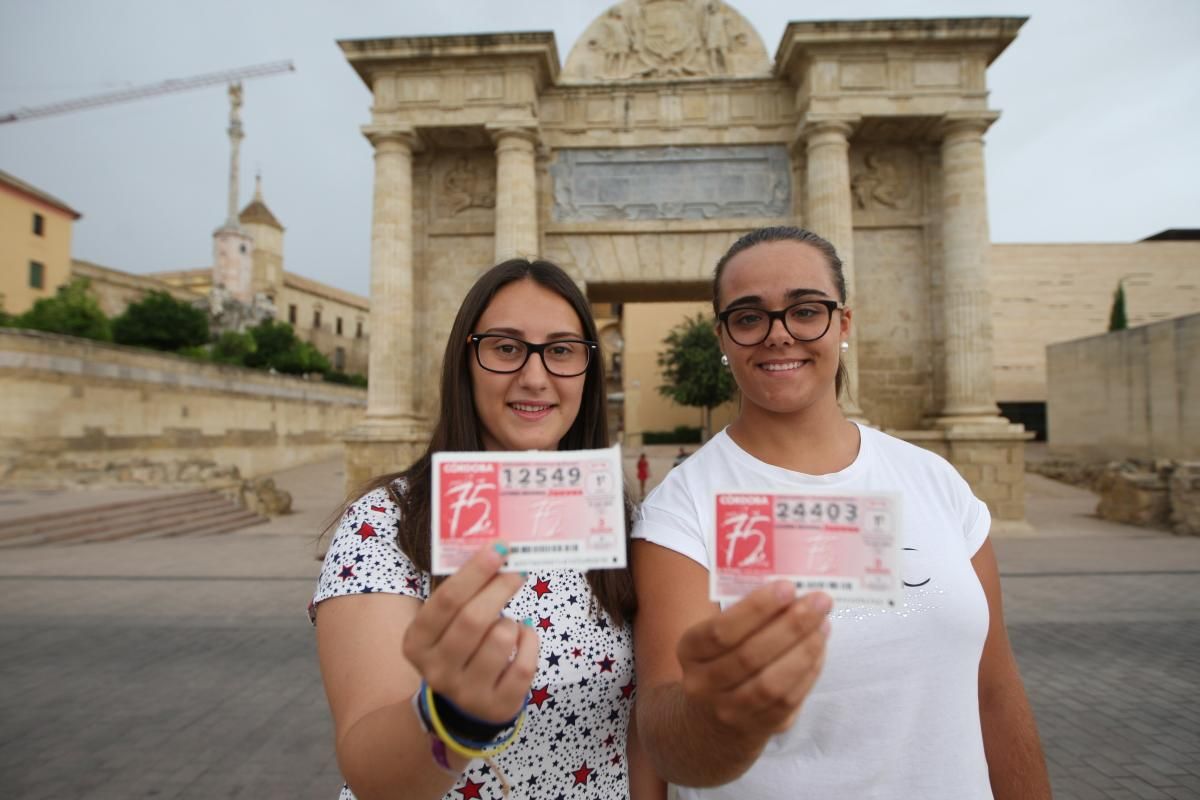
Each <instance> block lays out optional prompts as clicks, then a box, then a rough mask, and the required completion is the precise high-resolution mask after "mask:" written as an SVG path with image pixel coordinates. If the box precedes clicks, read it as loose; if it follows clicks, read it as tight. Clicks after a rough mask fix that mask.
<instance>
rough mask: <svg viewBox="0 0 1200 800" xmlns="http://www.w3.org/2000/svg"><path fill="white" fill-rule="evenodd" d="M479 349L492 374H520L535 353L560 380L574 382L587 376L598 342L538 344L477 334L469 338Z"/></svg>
mask: <svg viewBox="0 0 1200 800" xmlns="http://www.w3.org/2000/svg"><path fill="white" fill-rule="evenodd" d="M467 341H468V342H470V343H471V344H472V345H473V346H474V348H475V360H476V361H478V362H479V366H481V367H483V368H484V369H486V370H487V371H488V372H499V373H501V374H507V373H511V372H520V371H521V369H523V368H524V367H525V362H527V361H528V360H529V356H530V355H531V354H532V353H537V354H538V356H539V357H540V358H541V359H542V366H544V367H545V368H546V371H547V372H549V373H550V374H551V375H556V376H558V377H559V378H574V377H575V376H576V375H582V374H583V373H585V372H587V368H588V364H590V363H591V361H592V353H593V352H594V351H596V350H597V349H598V348H599V346H600V345H599V344H598V343H597V342H589V341H587V340H586V339H555V340H554V341H552V342H544V343H542V344H534V343H533V342H527V341H525V340H524V339H518V338H516V337H515V336H507V335H505V334H501V333H473V334H471V335H470V336H468V337H467Z"/></svg>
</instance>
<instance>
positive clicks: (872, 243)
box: [340, 0, 1025, 529]
mask: <svg viewBox="0 0 1200 800" xmlns="http://www.w3.org/2000/svg"><path fill="white" fill-rule="evenodd" d="M1023 22H1024V20H1023V19H1021V18H982V19H981V18H975V19H920V20H916V19H911V20H869V21H855V22H793V23H791V24H789V25H788V26H787V29H786V30H785V31H784V34H783V39H782V41H781V42H780V43H779V46H778V48H777V49H776V53H775V57H774V59H773V60H772V59H771V57H770V56H769V55H768V54H767V51H766V48H765V47H764V45H763V42H762V40H761V39H760V38H759V36H758V34H757V32H755V30H754V29H753V28H752V27H751V26H750V25H749V23H747V21H746V20H745V19H744V18H743V17H742V16H741V15H740V14H739V13H738V12H737V11H735V10H734V9H733V8H731V7H730V6H728V5H726V4H725V3H723V2H720V0H624V1H623V2H620V3H617V4H616V5H614V6H612V7H611V8H610V9H609V10H608V11H606V12H605V13H604V14H603V15H601V16H600V17H599V18H598V19H596V20H595V21H594V22H593V23H592V24H591V25H590V26H589V27H588V28H587V30H585V31H584V33H583V35H582V36H581V37H580V39H579V41H578V42H576V43H575V45H574V47H573V48H572V49H571V52H570V55H569V56H568V58H567V61H566V64H565V66H562V67H561V69H560V66H559V58H558V52H557V49H556V45H555V41H554V36H553V34H551V33H500V34H479V35H472V36H437V37H424V36H423V37H401V38H387V39H360V40H350V41H343V42H340V45H341V47H342V51H343V53H344V54H345V56H346V58H347V59H348V60H349V62H350V63H351V65H352V66H353V67H354V69H355V70H356V71H357V72H358V74H359V75H360V76H361V77H362V79H363V81H364V82H365V83H366V84H367V86H368V87H370V89H371V91H372V93H373V97H374V104H373V106H372V109H371V114H372V117H371V121H370V123H369V124H367V125H366V126H365V127H364V128H363V131H364V133H365V135H366V136H367V138H368V139H369V140H370V141H371V143H372V144H373V145H374V148H375V188H374V211H373V221H372V226H373V227H372V231H373V233H372V250H371V302H372V337H371V361H370V372H371V383H370V389H369V400H368V410H367V416H366V420H365V422H364V423H363V424H362V425H361V426H359V427H358V428H356V429H355V430H354V431H353V432H352V433H351V434H350V436H349V437H348V439H347V446H346V476H347V481H348V482H349V483H350V484H351V485H355V484H357V483H359V482H360V481H362V480H364V479H366V478H367V477H369V476H371V475H374V474H379V473H382V472H385V471H393V470H396V469H399V468H402V467H403V466H404V465H406V464H408V463H409V462H410V461H411V460H412V459H413V458H414V457H415V455H416V454H417V453H418V452H419V451H420V449H421V447H422V445H423V443H424V441H425V438H426V436H427V431H428V427H429V425H430V421H431V419H432V417H433V416H434V415H435V413H436V408H437V402H438V398H437V396H436V393H437V382H436V379H435V376H436V375H437V374H438V370H439V362H440V358H441V352H442V345H443V343H444V342H445V340H446V336H447V335H448V333H449V328H450V325H451V322H452V319H453V315H454V312H455V310H456V309H457V306H458V303H459V301H460V300H461V298H462V296H463V295H464V294H465V292H466V290H467V288H468V287H469V285H470V284H471V283H472V281H473V280H474V279H475V277H476V276H477V275H478V274H479V273H480V272H481V271H482V270H483V269H485V268H486V267H488V266H490V265H491V264H493V263H495V262H497V261H499V260H501V259H504V258H506V257H509V256H512V255H518V254H519V255H529V256H534V255H541V256H544V257H546V258H549V259H551V260H553V261H555V262H557V263H559V264H561V265H563V267H565V268H566V269H567V270H568V271H569V272H571V274H572V275H573V276H574V277H575V278H576V280H577V281H579V283H580V284H581V285H582V286H584V287H585V288H586V290H587V292H588V295H589V297H591V298H592V299H593V300H604V301H613V300H624V301H636V300H646V299H655V300H663V299H678V300H685V299H686V300H694V299H705V298H707V296H708V283H709V280H710V278H711V275H712V270H713V267H714V266H715V264H716V261H717V259H718V258H719V257H720V255H721V254H722V253H723V252H724V251H725V249H726V248H727V247H728V246H729V244H730V243H732V241H733V240H734V239H735V238H736V237H737V236H738V235H740V234H741V233H743V232H745V231H746V230H748V229H750V228H754V227H758V226H761V225H778V224H799V225H802V226H804V227H807V228H811V229H812V230H814V231H816V232H818V233H820V234H822V235H823V236H825V237H827V238H829V239H830V240H831V241H832V242H833V243H834V244H835V245H836V246H837V248H838V250H839V251H840V253H841V254H842V257H843V259H844V261H845V263H846V279H847V286H848V290H849V305H850V306H851V307H852V308H854V309H855V311H856V316H855V323H856V324H855V332H854V336H853V338H852V339H851V350H850V352H849V354H848V366H849V367H850V373H851V382H850V383H851V386H852V387H853V390H854V393H853V399H848V400H846V401H845V407H846V411H847V413H848V414H850V415H851V416H854V417H857V418H859V419H865V420H867V421H869V422H870V423H871V424H873V425H877V426H879V427H882V428H884V429H887V430H889V431H891V432H893V433H896V434H897V435H899V436H901V437H903V438H906V439H909V440H910V441H914V442H916V443H918V444H920V445H922V446H924V447H927V448H929V449H932V450H935V451H937V452H939V453H941V454H943V455H945V456H946V457H947V458H948V459H949V460H950V461H951V462H953V463H954V464H955V465H956V466H957V467H958V468H959V470H960V471H961V472H962V473H963V475H964V476H965V477H966V478H967V480H968V481H970V483H971V484H972V486H973V487H974V489H975V492H976V493H977V494H978V495H980V497H982V498H983V499H984V500H986V501H987V503H988V505H989V507H990V508H991V511H992V514H993V517H994V518H995V519H996V520H997V523H998V528H1000V529H1003V528H1005V527H1008V528H1010V529H1016V528H1021V527H1025V522H1024V479H1023V468H1024V442H1025V433H1024V430H1023V429H1022V428H1021V427H1020V426H1019V425H1012V424H1009V423H1008V422H1007V421H1006V420H1005V419H1004V418H1002V417H1000V416H999V412H998V409H997V407H996V404H995V402H994V397H993V390H992V367H991V357H992V356H991V354H992V342H991V337H992V331H991V321H990V320H991V317H990V312H989V309H990V296H989V291H988V284H987V275H988V273H987V270H988V264H987V254H988V248H989V236H988V223H987V205H986V185H985V177H984V150H983V134H984V132H985V131H986V130H987V129H988V127H989V126H990V125H991V124H992V123H993V122H994V121H995V120H996V118H997V117H998V114H997V112H996V111H993V110H991V109H989V108H988V104H987V82H986V71H987V66H988V65H989V64H990V63H991V62H992V61H993V60H994V59H995V58H996V57H997V56H998V55H999V54H1000V53H1001V52H1002V51H1003V50H1004V48H1005V47H1006V46H1007V45H1008V44H1009V43H1010V42H1011V41H1012V40H1013V39H1014V37H1015V36H1016V34H1017V31H1018V29H1019V28H1020V27H1021V25H1022V23H1023Z"/></svg>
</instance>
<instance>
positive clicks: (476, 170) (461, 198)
mask: <svg viewBox="0 0 1200 800" xmlns="http://www.w3.org/2000/svg"><path fill="white" fill-rule="evenodd" d="M433 185H434V196H435V204H436V205H435V208H436V210H437V212H438V216H439V217H441V218H443V219H449V218H452V217H457V216H459V215H468V214H469V213H470V212H471V210H473V209H478V210H487V209H493V208H495V207H496V165H495V162H494V160H493V159H491V158H489V157H487V156H485V155H469V154H467V153H458V154H452V155H448V156H445V157H443V158H440V159H439V160H438V163H437V165H436V166H435V168H434V172H433Z"/></svg>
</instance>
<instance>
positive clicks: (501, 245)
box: [488, 124, 541, 263]
mask: <svg viewBox="0 0 1200 800" xmlns="http://www.w3.org/2000/svg"><path fill="white" fill-rule="evenodd" d="M488 130H489V131H490V132H491V134H492V139H493V140H494V141H495V142H496V263H500V262H501V261H504V260H505V259H508V258H512V257H514V256H527V257H530V258H536V257H537V256H538V253H539V251H540V250H541V248H540V246H539V242H538V216H537V214H538V207H537V170H536V167H535V157H536V152H535V150H536V147H537V142H538V135H537V128H535V127H533V126H532V125H502V124H492V125H489V126H488Z"/></svg>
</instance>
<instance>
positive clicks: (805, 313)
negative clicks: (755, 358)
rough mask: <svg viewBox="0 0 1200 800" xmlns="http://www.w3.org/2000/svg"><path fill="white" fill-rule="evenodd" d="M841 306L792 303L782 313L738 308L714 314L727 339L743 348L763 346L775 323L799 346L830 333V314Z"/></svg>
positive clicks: (826, 302)
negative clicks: (780, 325) (778, 322)
mask: <svg viewBox="0 0 1200 800" xmlns="http://www.w3.org/2000/svg"><path fill="white" fill-rule="evenodd" d="M839 308H841V306H840V305H839V304H838V302H837V301H836V300H805V301H804V302H802V303H793V304H792V305H790V306H788V307H787V308H785V309H783V310H782V311H767V310H766V309H765V308H753V307H750V306H738V307H737V308H728V309H726V310H724V311H722V312H721V313H720V314H717V319H718V320H720V322H721V324H722V325H724V326H725V332H726V333H728V334H729V338H730V339H733V341H734V342H736V343H737V344H740V345H741V346H742V347H753V346H754V345H756V344H762V343H763V342H765V341H766V339H767V336H769V335H770V333H771V326H772V325H773V324H774V323H775V320H779V321H780V322H782V323H783V329H784V330H786V331H787V332H788V334H789V335H791V337H792V338H793V339H795V340H796V341H798V342H815V341H816V340H817V339H820V338H821V337H822V336H824V335H825V334H826V333H827V332H828V331H829V324H830V323H831V322H832V321H833V312H834V311H837V310H838V309H839Z"/></svg>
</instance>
